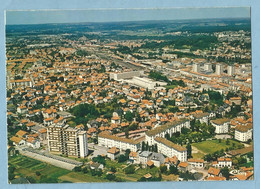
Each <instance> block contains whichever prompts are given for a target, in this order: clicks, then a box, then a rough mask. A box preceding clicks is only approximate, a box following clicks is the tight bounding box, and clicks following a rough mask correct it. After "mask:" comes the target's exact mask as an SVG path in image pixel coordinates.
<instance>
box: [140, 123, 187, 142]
mask: <svg viewBox="0 0 260 189" xmlns="http://www.w3.org/2000/svg"><path fill="white" fill-rule="evenodd" d="M183 127H185V128H190V121H189V120H187V119H181V120H179V121H176V122H174V123H168V124H165V125H162V126H158V127H156V128H155V129H152V130H150V131H147V132H146V133H145V141H146V142H148V144H149V145H153V144H154V139H155V138H156V137H161V138H164V137H165V134H166V133H167V134H169V135H170V136H172V134H173V133H176V132H181V129H182V128H183Z"/></svg>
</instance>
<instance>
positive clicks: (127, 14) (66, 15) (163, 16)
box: [6, 7, 250, 25]
mask: <svg viewBox="0 0 260 189" xmlns="http://www.w3.org/2000/svg"><path fill="white" fill-rule="evenodd" d="M242 17H247V18H249V17H250V8H249V7H231V8H230V7H229V8H173V9H170V8H169V9H112V10H111V9H110V10H109V9H103V10H102V9H99V10H97V9H96V10H94V9H93V10H52V11H51V10H44V11H7V12H6V24H8V25H12V24H44V23H75V22H111V21H141V20H179V19H201V18H242Z"/></svg>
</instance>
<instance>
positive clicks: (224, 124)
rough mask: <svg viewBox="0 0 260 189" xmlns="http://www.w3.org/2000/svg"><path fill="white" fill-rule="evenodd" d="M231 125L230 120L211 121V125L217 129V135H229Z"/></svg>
mask: <svg viewBox="0 0 260 189" xmlns="http://www.w3.org/2000/svg"><path fill="white" fill-rule="evenodd" d="M229 123H230V119H226V118H223V119H215V120H211V124H212V126H214V127H215V128H216V129H215V133H217V134H221V133H228V130H229Z"/></svg>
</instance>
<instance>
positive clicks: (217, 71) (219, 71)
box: [216, 64, 223, 75]
mask: <svg viewBox="0 0 260 189" xmlns="http://www.w3.org/2000/svg"><path fill="white" fill-rule="evenodd" d="M222 73H223V65H222V64H217V65H216V74H217V75H221V74H222Z"/></svg>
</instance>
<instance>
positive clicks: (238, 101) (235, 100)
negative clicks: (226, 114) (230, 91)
mask: <svg viewBox="0 0 260 189" xmlns="http://www.w3.org/2000/svg"><path fill="white" fill-rule="evenodd" d="M229 101H230V103H231V104H233V103H234V104H235V105H241V101H242V99H241V97H231V98H230V99H229Z"/></svg>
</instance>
